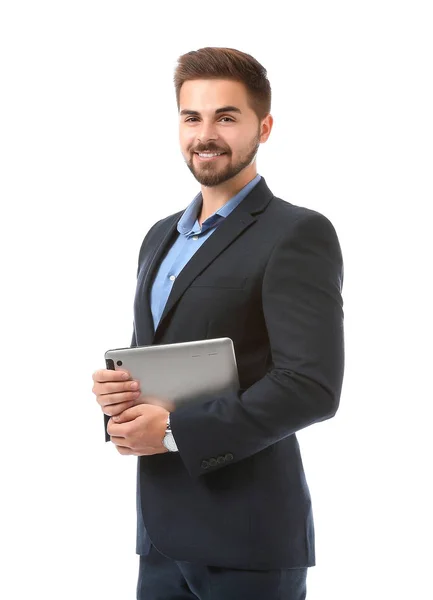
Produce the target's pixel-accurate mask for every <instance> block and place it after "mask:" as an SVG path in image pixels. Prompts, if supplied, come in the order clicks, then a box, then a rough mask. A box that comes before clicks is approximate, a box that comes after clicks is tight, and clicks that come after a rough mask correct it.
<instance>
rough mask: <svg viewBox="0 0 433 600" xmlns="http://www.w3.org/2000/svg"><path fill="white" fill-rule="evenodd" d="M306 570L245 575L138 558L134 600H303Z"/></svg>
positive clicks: (158, 557)
mask: <svg viewBox="0 0 433 600" xmlns="http://www.w3.org/2000/svg"><path fill="white" fill-rule="evenodd" d="M306 580H307V568H302V569H274V570H270V571H249V570H244V569H227V568H225V567H212V566H207V565H198V564H195V563H191V562H185V561H175V560H172V559H170V558H167V557H166V556H164V555H163V554H161V553H160V552H158V550H157V549H156V548H155V546H153V545H152V546H151V548H150V552H149V554H148V555H147V556H140V568H139V573H138V583H137V600H197V599H199V600H241V599H244V598H245V599H248V600H305V598H306V594H307V586H306Z"/></svg>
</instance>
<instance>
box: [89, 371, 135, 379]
mask: <svg viewBox="0 0 433 600" xmlns="http://www.w3.org/2000/svg"><path fill="white" fill-rule="evenodd" d="M130 376H131V375H130V373H128V371H123V370H113V369H98V371H95V372H94V373H93V375H92V379H93V381H98V382H104V381H125V380H126V379H129V377H130Z"/></svg>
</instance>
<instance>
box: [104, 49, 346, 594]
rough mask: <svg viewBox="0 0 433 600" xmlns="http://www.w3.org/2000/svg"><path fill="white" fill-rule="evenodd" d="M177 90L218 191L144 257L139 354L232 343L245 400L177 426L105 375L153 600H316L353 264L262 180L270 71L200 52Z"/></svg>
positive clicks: (235, 54)
mask: <svg viewBox="0 0 433 600" xmlns="http://www.w3.org/2000/svg"><path fill="white" fill-rule="evenodd" d="M175 86H176V98H177V104H178V110H179V139H180V146H181V151H182V154H183V157H184V159H185V161H186V163H187V165H188V167H189V169H190V171H191V172H192V174H193V175H194V177H195V178H196V180H197V181H198V182H199V183H200V184H201V192H200V193H199V194H198V195H197V196H196V197H195V198H194V200H193V201H192V203H191V204H190V205H189V206H188V207H187V208H186V210H182V211H180V212H178V213H176V214H173V215H170V216H168V217H166V218H164V219H162V220H160V221H158V222H157V223H155V224H154V225H153V226H152V227H151V229H150V230H149V232H148V233H147V235H146V237H145V239H144V241H143V243H142V246H141V249H140V253H139V261H138V273H137V291H136V296H135V302H134V326H135V327H134V334H133V337H132V343H131V346H137V345H138V346H142V345H150V344H169V343H176V342H184V341H189V340H200V339H207V338H218V337H230V338H231V339H232V340H233V343H234V347H235V353H236V358H237V364H238V371H239V380H240V386H241V389H240V390H238V392H237V393H232V394H231V395H228V394H227V395H225V396H216V397H213V398H211V399H209V398H208V399H206V400H203V401H198V402H194V403H191V404H189V405H188V404H185V405H183V406H181V407H178V408H176V410H173V407H172V406H171V407H170V406H168V405H167V404H166V405H163V404H161V405H156V404H155V403H154V399H151V398H149V403H146V404H136V400H137V398H138V396H139V390H138V391H132V390H131V385H130V384H131V381H130V380H127V381H126V380H123V379H122V378H121V377H120V372H119V371H116V372H115V371H109V370H100V371H96V372H95V373H94V375H93V379H94V382H95V383H94V387H93V392H94V393H95V394H96V396H97V401H98V403H99V404H100V405H101V407H102V410H103V412H104V413H105V415H107V417H106V422H107V423H108V424H107V434H108V435H109V436H110V438H109V439H111V441H112V442H113V443H114V444H115V445H116V447H117V449H118V451H119V452H120V453H121V454H126V455H128V454H132V455H135V456H138V457H139V458H138V464H137V467H138V468H137V517H138V524H137V548H136V551H137V553H138V554H139V555H140V571H139V577H138V585H137V598H138V599H140V600H143V599H146V600H152V599H156V598H165V599H167V600H169V599H170V598H173V599H174V598H176V599H185V600H186V599H193V598H199V599H200V600H235V599H236V600H238V599H243V598H245V599H248V600H259V599H260V600H274V599H275V600H276V599H277V598H278V599H280V598H281V599H286V600H301V599H303V598H305V597H306V576H307V569H308V567H310V566H313V565H314V564H315V549H314V524H313V515H312V508H311V500H310V494H309V490H308V485H307V482H306V479H305V475H304V471H303V466H302V460H301V455H300V450H299V445H298V442H297V439H296V432H297V431H299V430H301V429H303V428H304V427H307V426H308V425H311V424H312V423H315V422H318V421H322V420H325V419H328V418H330V417H332V416H333V415H334V414H335V412H336V411H337V408H338V405H339V400H340V394H341V387H342V380H343V371H344V336H343V301H342V297H341V290H342V284H343V260H342V254H341V249H340V245H339V241H338V238H337V235H336V232H335V229H334V227H333V225H332V224H331V222H330V221H329V220H328V219H327V218H326V217H325V216H323V215H322V214H320V213H318V212H316V211H314V210H311V209H307V208H304V207H300V206H296V205H293V204H291V203H289V202H286V201H284V200H282V199H280V198H277V197H275V196H274V195H273V194H272V192H271V191H270V189H269V188H268V186H267V184H266V182H265V180H264V178H263V177H261V176H260V175H259V174H257V167H256V161H255V159H256V154H257V150H258V148H259V146H260V144H262V143H264V142H266V140H267V139H268V137H269V135H270V133H271V129H272V125H273V119H272V116H271V114H270V99H271V89H270V85H269V82H268V80H267V77H266V70H265V69H264V68H263V67H262V66H261V65H260V64H259V63H258V62H257V61H256V60H255V59H254V58H253V57H252V56H250V55H248V54H245V53H242V52H240V51H237V50H234V49H230V48H202V49H200V50H198V51H194V52H190V53H188V54H185V55H183V56H182V57H180V59H179V64H178V66H177V69H176V73H175ZM281 162H282V165H283V161H282V160H281ZM126 377H128V374H126ZM137 385H139V382H138V383H137ZM109 416H111V419H109V420H108V417H109ZM116 417H117V418H118V420H117V422H116ZM168 421H169V424H170V425H171V432H170V430H169V429H168V433H166V429H167V425H168Z"/></svg>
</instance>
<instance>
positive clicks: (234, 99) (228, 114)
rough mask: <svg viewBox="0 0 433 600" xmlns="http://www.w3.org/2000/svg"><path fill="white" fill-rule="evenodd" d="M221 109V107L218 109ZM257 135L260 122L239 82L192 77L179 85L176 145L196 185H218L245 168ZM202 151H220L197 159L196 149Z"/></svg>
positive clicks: (258, 134)
mask: <svg viewBox="0 0 433 600" xmlns="http://www.w3.org/2000/svg"><path fill="white" fill-rule="evenodd" d="M227 107H231V108H232V109H233V108H236V109H239V111H240V112H238V111H236V110H228V109H227ZM223 108H225V110H222V111H220V109H223ZM216 111H220V112H217V113H216ZM260 135H261V124H260V123H259V120H258V118H257V115H256V114H255V112H254V111H253V110H252V109H251V108H249V106H248V104H247V92H246V88H245V86H244V85H243V84H242V83H240V82H237V81H230V80H226V79H196V80H191V81H186V82H185V83H184V84H183V85H182V87H181V89H180V95H179V141H180V147H181V151H182V154H183V157H184V159H185V162H186V164H187V165H188V168H189V169H190V171H191V173H192V174H193V175H194V177H195V178H196V180H197V181H198V182H199V183H200V184H202V185H204V186H207V187H213V186H216V185H219V184H221V183H224V182H225V181H227V180H228V179H231V178H232V177H234V176H235V175H237V174H238V173H239V172H240V171H242V169H244V168H245V167H248V166H249V165H250V164H251V163H252V161H253V160H254V158H255V156H256V153H257V150H258V148H259V145H260V143H261V141H260ZM205 151H207V152H208V153H213V152H218V153H219V152H223V154H222V155H221V156H217V157H214V158H200V156H199V155H198V152H205Z"/></svg>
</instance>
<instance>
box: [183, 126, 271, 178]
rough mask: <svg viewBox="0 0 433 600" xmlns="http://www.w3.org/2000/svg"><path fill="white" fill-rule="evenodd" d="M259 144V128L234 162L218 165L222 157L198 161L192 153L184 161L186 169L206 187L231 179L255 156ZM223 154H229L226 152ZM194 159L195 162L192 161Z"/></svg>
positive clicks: (209, 146)
mask: <svg viewBox="0 0 433 600" xmlns="http://www.w3.org/2000/svg"><path fill="white" fill-rule="evenodd" d="M259 146H260V130H259V131H258V133H257V134H256V135H255V136H254V138H253V140H252V142H251V144H250V146H249V147H248V148H247V149H246V150H245V151H244V152H243V154H242V157H241V158H240V160H238V161H237V162H236V163H233V164H232V163H230V162H229V163H228V164H227V165H226V166H220V165H219V164H218V162H219V161H223V160H225V159H224V158H221V159H217V160H216V161H209V162H202V163H198V161H197V159H194V154H193V155H192V156H191V159H190V160H187V161H185V162H186V164H187V166H188V169H189V170H190V171H191V173H192V174H193V175H194V177H195V179H196V180H197V181H198V182H199V183H200V184H201V185H204V186H206V187H215V186H217V185H220V184H221V183H224V182H225V181H228V180H229V179H232V178H233V177H235V176H236V175H237V174H238V173H240V172H241V171H242V169H245V167H248V166H249V165H250V164H251V163H252V162H253V160H254V159H255V157H256V154H257V150H258V149H259ZM208 148H212V144H209V145H208ZM225 156H229V158H230V154H229V153H227V154H226V155H225ZM194 160H195V162H194Z"/></svg>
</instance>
